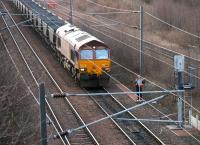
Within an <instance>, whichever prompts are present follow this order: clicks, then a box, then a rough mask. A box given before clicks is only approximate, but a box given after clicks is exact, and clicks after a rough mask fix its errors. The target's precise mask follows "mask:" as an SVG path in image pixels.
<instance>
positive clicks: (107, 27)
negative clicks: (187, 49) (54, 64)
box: [60, 12, 200, 79]
mask: <svg viewBox="0 0 200 145" xmlns="http://www.w3.org/2000/svg"><path fill="white" fill-rule="evenodd" d="M60 13H61V12H60ZM66 15H67V14H66ZM68 16H69V15H68ZM73 16H74V17H78V18H80V19H83V20H86V19H84V18H82V17H80V16H77V15H73ZM94 19H96V18H94ZM86 21H89V22H93V23H96V24H98V23H97V22H95V21H91V20H86ZM98 21H99V20H98ZM92 26H96V25H92ZM97 26H98V25H97ZM103 26H110V24H105V23H104V25H103ZM107 28H108V27H107ZM109 28H110V27H109ZM110 29H111V30H114V29H112V28H110ZM119 32H121V33H124V32H122V31H119ZM125 34H126V33H125ZM105 35H106V34H105ZM130 37H134V38H137V37H135V36H133V35H130ZM112 38H113V37H112ZM137 39H140V38H137ZM115 40H116V41H118V42H120V43H123V44H124V45H127V44H126V43H124V42H122V41H120V40H118V39H115ZM127 46H128V47H130V48H133V49H135V50H136V51H139V50H138V49H137V48H135V47H133V46H130V45H127ZM149 49H151V48H149ZM142 53H143V54H144V55H147V56H149V57H151V58H153V59H156V60H158V61H160V62H162V63H165V64H167V65H169V66H170V67H172V68H174V65H172V64H170V63H167V62H166V61H163V60H161V59H159V58H157V57H154V56H152V55H149V54H148V53H145V52H142ZM174 53H177V52H174ZM181 55H182V54H181ZM170 57H171V58H173V57H172V56H170ZM184 73H186V74H188V75H190V76H192V77H195V78H197V79H200V77H198V76H196V75H194V74H191V73H190V72H188V71H184Z"/></svg>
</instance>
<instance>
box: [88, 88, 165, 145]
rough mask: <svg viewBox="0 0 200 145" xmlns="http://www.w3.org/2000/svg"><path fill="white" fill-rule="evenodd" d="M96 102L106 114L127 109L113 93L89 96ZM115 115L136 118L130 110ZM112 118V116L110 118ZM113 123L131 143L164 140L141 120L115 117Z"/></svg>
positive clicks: (101, 90) (156, 142) (92, 91)
mask: <svg viewBox="0 0 200 145" xmlns="http://www.w3.org/2000/svg"><path fill="white" fill-rule="evenodd" d="M86 91H87V92H88V93H109V92H108V91H107V90H106V89H104V88H103V89H98V90H96V89H95V90H91V89H89V90H88V89H87V90H86ZM90 97H91V98H92V99H93V100H94V101H95V102H96V104H97V105H98V106H99V107H100V108H101V109H102V110H103V111H104V112H105V113H106V114H107V115H111V114H114V113H117V112H119V111H122V110H124V109H127V108H126V107H125V106H123V105H122V103H120V102H119V101H118V100H117V99H116V98H115V97H114V96H113V95H103V96H90ZM117 117H119V118H120V117H122V118H128V119H137V117H136V116H134V115H133V114H132V113H131V112H130V111H128V112H127V113H124V114H122V115H119V116H117ZM111 119H112V118H111ZM112 120H113V122H115V124H117V126H118V127H119V128H120V130H122V131H123V132H124V134H126V136H127V137H128V138H129V140H130V141H131V142H132V143H133V144H152V145H155V144H164V142H163V141H162V140H161V139H159V138H158V137H157V136H156V135H155V134H154V133H153V132H151V131H150V129H148V128H147V127H146V126H145V125H144V124H143V123H142V122H140V121H137V122H131V123H130V122H127V121H119V120H117V119H112Z"/></svg>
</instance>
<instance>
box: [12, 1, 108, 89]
mask: <svg viewBox="0 0 200 145" xmlns="http://www.w3.org/2000/svg"><path fill="white" fill-rule="evenodd" d="M13 2H14V4H15V5H16V7H17V8H18V9H19V10H20V11H21V13H23V15H24V16H25V18H26V19H28V20H29V22H30V23H32V25H33V27H34V29H35V30H36V31H37V32H38V33H39V34H40V35H41V36H42V38H44V40H45V41H46V42H47V43H48V45H49V46H50V47H51V48H52V50H53V51H54V53H55V54H56V56H57V57H58V60H59V62H60V63H61V64H62V66H63V67H64V68H65V69H67V70H69V71H70V72H71V74H72V77H73V78H74V79H75V80H76V81H77V82H78V83H79V85H80V86H81V87H100V86H105V85H107V84H108V83H109V79H110V77H109V73H110V67H111V60H110V51H111V49H110V48H109V47H108V46H107V45H106V44H105V43H104V42H102V41H101V40H99V39H98V38H96V37H94V36H92V35H91V34H89V33H87V32H85V31H83V30H81V29H80V28H77V27H76V26H74V25H72V24H70V23H69V22H67V21H64V20H63V19H62V18H60V17H58V16H56V15H55V14H54V13H52V12H50V11H49V10H47V9H46V8H44V7H42V6H41V5H39V4H38V3H37V2H35V1H33V0H13Z"/></svg>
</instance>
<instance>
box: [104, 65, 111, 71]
mask: <svg viewBox="0 0 200 145" xmlns="http://www.w3.org/2000/svg"><path fill="white" fill-rule="evenodd" d="M102 70H103V71H107V72H108V71H110V68H109V67H108V66H103V67H102Z"/></svg>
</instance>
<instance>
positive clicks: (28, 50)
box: [1, 1, 99, 144]
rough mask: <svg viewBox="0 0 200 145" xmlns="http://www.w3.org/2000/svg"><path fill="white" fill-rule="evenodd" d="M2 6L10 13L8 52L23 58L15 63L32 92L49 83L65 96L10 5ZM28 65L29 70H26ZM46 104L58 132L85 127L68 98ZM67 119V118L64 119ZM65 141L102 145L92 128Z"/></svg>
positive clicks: (8, 16)
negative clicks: (25, 33) (19, 23)
mask: <svg viewBox="0 0 200 145" xmlns="http://www.w3.org/2000/svg"><path fill="white" fill-rule="evenodd" d="M1 6H2V9H4V11H6V12H7V13H6V15H4V16H3V17H2V19H3V21H4V23H5V25H6V27H7V30H6V31H5V33H6V32H7V33H9V34H10V36H11V37H10V38H12V39H10V38H9V37H8V38H7V41H8V40H9V43H6V45H7V48H9V51H10V54H11V55H14V57H15V58H16V57H18V58H19V59H18V60H17V59H16V60H14V61H15V62H16V63H17V64H20V68H22V69H21V70H20V71H21V73H22V75H23V76H25V78H28V79H27V84H31V86H30V89H31V90H32V92H33V94H35V95H36V96H37V93H38V85H39V83H40V82H45V84H46V87H47V88H48V91H49V93H53V92H62V89H61V88H60V86H59V85H58V83H57V82H56V80H55V79H54V78H53V77H52V76H51V74H50V72H49V71H48V70H47V68H46V67H45V65H44V64H43V63H42V61H41V60H40V58H39V57H38V55H37V54H36V52H35V51H34V49H33V48H32V47H31V45H30V43H29V42H28V41H27V39H26V38H25V36H24V35H23V33H22V32H21V30H20V29H19V27H18V26H17V24H16V22H15V20H14V19H13V18H12V16H11V15H10V14H9V12H8V9H7V8H6V5H4V3H3V1H1ZM11 25H14V26H15V27H12V28H9V26H11ZM13 46H16V47H17V49H12V48H14V47H13ZM24 65H25V66H26V67H24ZM33 82H34V83H33ZM46 102H47V105H48V107H49V110H50V112H51V116H54V119H53V121H54V122H56V126H57V129H58V131H60V132H61V131H63V129H64V128H68V127H69V126H74V127H77V126H80V124H85V123H84V121H83V120H82V118H81V117H80V115H79V114H78V113H77V111H76V110H75V108H74V107H73V105H72V104H71V103H70V101H69V100H68V99H67V98H65V99H64V101H63V99H60V100H53V99H52V100H51V99H47V100H46ZM57 104H59V105H60V106H58V105H57ZM52 106H53V107H52ZM58 107H59V109H58ZM61 107H62V108H63V110H62V111H61V109H60V108H61ZM58 111H59V112H58ZM63 117H66V118H65V119H63ZM61 118H62V120H61ZM77 118H78V121H77ZM69 120H70V121H69ZM66 122H68V125H69V126H66ZM63 139H64V140H65V143H64V144H99V143H98V141H97V140H96V139H95V137H94V136H93V134H92V133H91V132H90V130H89V129H88V128H86V129H84V130H80V131H79V132H77V133H76V134H74V135H73V137H68V138H66V137H65V138H63Z"/></svg>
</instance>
